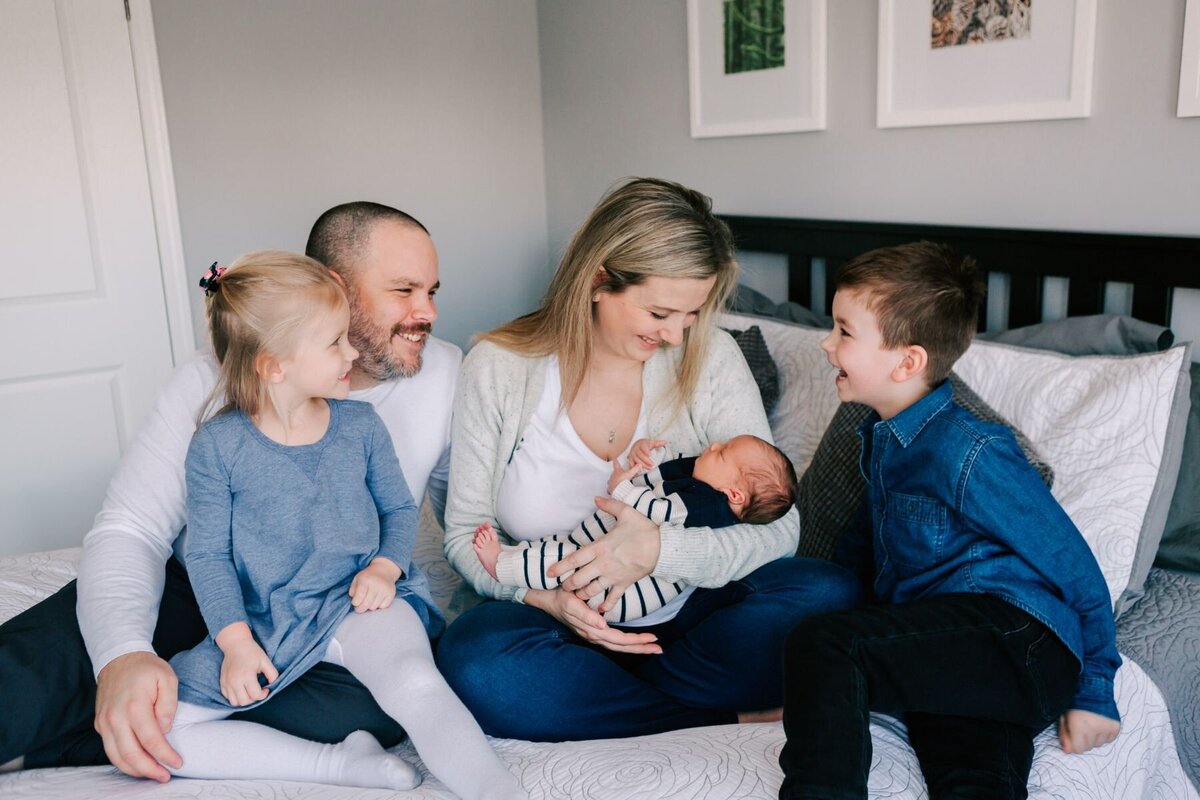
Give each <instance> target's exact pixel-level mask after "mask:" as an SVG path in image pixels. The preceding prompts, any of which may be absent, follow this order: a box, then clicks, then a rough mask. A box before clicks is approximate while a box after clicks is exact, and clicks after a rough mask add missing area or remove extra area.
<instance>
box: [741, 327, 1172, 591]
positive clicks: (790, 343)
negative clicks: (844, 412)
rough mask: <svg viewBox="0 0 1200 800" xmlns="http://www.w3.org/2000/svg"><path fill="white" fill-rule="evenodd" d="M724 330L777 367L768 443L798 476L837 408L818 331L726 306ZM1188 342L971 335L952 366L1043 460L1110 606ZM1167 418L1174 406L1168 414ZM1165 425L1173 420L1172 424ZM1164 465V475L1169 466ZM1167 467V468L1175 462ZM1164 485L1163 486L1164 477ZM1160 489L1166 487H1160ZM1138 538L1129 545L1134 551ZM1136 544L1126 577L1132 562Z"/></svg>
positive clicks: (1139, 528)
mask: <svg viewBox="0 0 1200 800" xmlns="http://www.w3.org/2000/svg"><path fill="white" fill-rule="evenodd" d="M721 324H722V326H724V327H729V328H746V327H749V326H750V325H758V326H759V328H760V329H761V330H762V333H763V339H764V340H765V341H766V343H767V348H768V349H769V350H770V351H771V357H772V358H774V359H775V363H776V365H777V366H778V367H779V384H780V385H779V389H780V396H779V404H778V405H777V406H776V408H775V413H774V414H772V415H771V430H772V432H773V434H774V435H775V439H776V444H778V445H779V447H780V449H781V450H783V452H784V453H786V454H787V456H788V457H789V458H791V459H792V461H793V463H794V464H795V466H796V471H797V473H799V474H803V472H804V470H805V469H807V468H808V465H809V463H810V462H811V461H812V457H813V453H814V452H815V451H816V448H817V444H818V443H819V442H820V440H821V435H822V434H823V433H824V431H825V428H826V426H828V424H829V421H830V420H831V419H832V418H833V415H834V412H836V411H837V407H838V399H837V390H836V388H835V386H834V382H833V377H834V376H833V370H832V368H831V367H830V366H829V363H828V361H827V360H826V358H825V353H824V352H823V351H822V350H821V349H820V347H819V343H820V341H821V339H822V338H823V337H824V336H825V333H826V331H824V330H817V329H814V328H807V327H803V326H799V325H794V324H791V323H786V322H781V321H778V320H770V319H764V318H760V317H748V316H742V315H735V314H726V315H725V318H724V320H723V321H722V322H721ZM1187 358H1188V348H1187V347H1185V346H1184V347H1175V348H1172V349H1170V350H1166V351H1163V352H1161V353H1147V354H1142V355H1137V356H1065V355H1061V354H1059V353H1053V352H1050V351H1046V350H1033V349H1030V348H1024V347H1014V346H1011V345H1003V344H996V343H993V342H979V341H977V342H975V343H973V344H972V345H971V347H970V349H969V350H968V351H967V353H966V354H965V355H963V357H962V358H961V359H960V360H959V361H958V363H957V364H955V366H954V371H955V372H957V373H958V374H959V375H960V376H961V377H962V379H963V380H964V381H966V383H967V385H968V386H970V387H971V388H972V389H974V390H975V392H976V393H977V394H978V395H979V396H980V397H981V398H983V400H984V401H985V402H986V403H987V404H988V405H990V406H991V407H992V408H994V409H995V410H996V411H997V412H998V413H999V414H1001V415H1002V416H1003V417H1005V418H1006V419H1007V420H1008V421H1009V422H1010V423H1012V425H1013V426H1014V427H1016V428H1017V429H1019V430H1020V431H1021V432H1022V433H1024V434H1025V435H1026V436H1027V437H1028V438H1029V440H1030V441H1031V442H1033V445H1034V447H1035V448H1036V449H1037V452H1038V453H1039V454H1040V455H1041V457H1042V458H1044V459H1045V460H1046V462H1047V463H1049V464H1050V466H1051V467H1052V468H1053V469H1054V489H1053V492H1054V497H1055V498H1056V499H1057V500H1058V502H1059V503H1061V504H1062V506H1063V508H1064V509H1066V512H1067V514H1068V515H1070V517H1071V519H1072V520H1073V521H1074V522H1075V525H1076V526H1077V527H1078V528H1079V530H1080V531H1081V532H1082V533H1083V538H1084V539H1085V540H1086V541H1087V543H1088V546H1089V547H1090V548H1091V550H1092V553H1093V554H1094V555H1095V556H1096V561H1097V562H1099V564H1100V570H1101V571H1102V572H1103V573H1104V578H1105V581H1106V582H1107V584H1108V590H1109V594H1110V596H1111V598H1112V600H1113V603H1114V606H1116V607H1117V609H1118V611H1119V610H1120V603H1118V601H1119V600H1121V599H1122V594H1125V601H1126V602H1128V600H1129V599H1130V598H1131V597H1135V596H1136V595H1137V594H1138V593H1140V591H1141V584H1142V581H1144V580H1145V572H1146V570H1148V569H1149V560H1147V559H1153V554H1154V551H1155V549H1156V548H1157V546H1158V542H1157V541H1141V540H1142V539H1143V538H1144V535H1143V528H1144V527H1145V528H1146V529H1147V534H1146V536H1153V535H1154V531H1155V530H1157V534H1158V535H1159V536H1161V534H1162V531H1161V526H1159V527H1158V528H1157V529H1155V526H1153V525H1145V524H1144V523H1145V519H1146V516H1147V510H1148V508H1149V507H1150V503H1151V498H1152V496H1154V495H1155V488H1156V485H1161V480H1162V479H1161V478H1160V466H1161V465H1162V463H1163V453H1164V449H1165V446H1166V443H1167V436H1168V429H1169V426H1170V423H1171V421H1172V410H1173V404H1174V403H1175V401H1176V399H1177V387H1178V385H1179V381H1180V375H1181V372H1182V371H1183V370H1184V369H1185V368H1186V366H1187V363H1188V362H1187ZM1175 416H1176V418H1178V416H1179V415H1178V414H1176V415H1175ZM1172 430H1173V428H1172ZM1171 469H1172V465H1171V464H1168V465H1167V468H1166V469H1165V470H1162V471H1163V473H1164V475H1165V473H1166V472H1168V471H1171ZM1174 469H1175V470H1178V460H1177V459H1176V460H1175V463H1174ZM1166 477H1170V478H1171V480H1170V481H1169V483H1170V484H1171V485H1172V486H1173V483H1174V481H1173V478H1174V474H1173V473H1172V475H1170V476H1166ZM1168 497H1169V493H1168ZM1139 543H1140V544H1141V547H1140V549H1139ZM1139 552H1141V553H1142V560H1143V561H1145V563H1144V564H1142V563H1140V562H1139V569H1138V572H1140V573H1141V574H1140V575H1139V574H1135V561H1136V560H1138V557H1139Z"/></svg>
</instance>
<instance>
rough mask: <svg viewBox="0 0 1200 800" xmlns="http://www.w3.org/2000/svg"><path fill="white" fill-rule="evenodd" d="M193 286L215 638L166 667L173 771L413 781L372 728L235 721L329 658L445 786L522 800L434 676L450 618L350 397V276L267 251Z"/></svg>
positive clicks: (396, 474)
mask: <svg viewBox="0 0 1200 800" xmlns="http://www.w3.org/2000/svg"><path fill="white" fill-rule="evenodd" d="M200 285H201V286H202V287H204V288H205V294H206V295H207V296H208V297H209V300H208V315H209V325H210V328H211V333H212V341H213V346H214V348H215V350H216V355H217V359H218V361H219V362H220V376H219V383H218V387H217V390H216V391H215V392H214V396H216V395H217V394H218V393H222V392H223V394H224V399H225V401H226V402H225V405H224V407H223V408H221V409H220V411H218V412H217V414H216V415H215V416H213V417H212V418H211V419H209V420H208V421H207V422H204V423H203V424H202V425H201V427H200V428H199V430H198V431H197V432H196V435H195V437H194V438H193V440H192V443H191V446H190V448H189V449H188V455H187V484H188V486H187V488H188V499H187V503H188V527H187V534H186V535H187V542H186V546H185V551H186V559H185V560H186V563H187V567H188V573H189V575H190V577H191V581H192V585H193V587H194V589H195V592H196V597H197V600H198V602H199V605H200V610H201V612H202V614H203V615H204V619H205V622H206V623H207V625H208V629H209V633H210V635H209V637H208V638H207V639H206V640H205V641H204V642H202V643H201V644H200V645H198V646H197V647H195V648H194V649H192V650H190V651H187V652H184V653H180V654H179V655H177V656H176V657H175V658H174V659H172V661H171V666H172V667H173V668H174V669H175V672H176V674H177V675H178V676H179V697H180V704H179V709H178V711H177V713H176V715H175V721H174V726H173V728H172V729H171V731H170V733H169V734H168V735H167V739H168V741H169V742H170V743H171V745H172V747H174V748H175V749H176V750H177V751H178V752H179V754H180V755H181V756H182V758H183V766H182V767H181V768H179V769H177V770H173V773H174V774H176V775H180V776H184V777H194V778H269V779H280V780H296V781H310V782H315V783H332V784H341V785H346V786H358V787H369V788H390V789H400V790H404V789H411V788H413V787H414V786H416V785H417V784H418V783H420V776H419V775H418V773H417V772H416V770H415V769H414V768H413V767H412V766H411V765H409V764H408V763H406V762H404V761H403V760H401V759H399V758H397V757H395V756H393V755H390V754H388V753H387V752H386V751H384V750H383V748H382V747H380V745H379V743H378V742H377V741H376V740H375V739H374V738H373V737H372V736H371V735H370V734H369V733H366V732H364V731H358V732H355V733H353V734H351V735H350V736H348V737H347V738H346V740H345V741H343V742H341V743H340V744H336V745H329V744H318V743H316V742H310V741H306V740H303V739H298V738H296V737H293V736H290V735H288V734H284V733H281V732H279V731H276V730H274V729H272V728H267V727H265V726H261V725H258V724H254V723H249V722H239V721H233V720H227V719H226V717H228V716H229V715H230V714H233V713H234V712H235V711H236V710H238V709H245V708H248V707H250V706H252V705H255V704H257V703H261V702H265V701H266V700H267V699H268V698H269V697H270V695H271V694H272V693H274V692H278V691H279V690H281V689H283V688H284V687H285V686H287V685H288V684H289V683H290V682H291V681H293V680H295V679H296V678H297V677H299V676H300V675H302V674H303V673H304V672H305V670H307V669H309V668H310V667H311V666H313V665H314V664H315V663H316V662H318V661H321V660H325V661H330V662H333V663H335V664H339V665H341V666H343V667H345V668H346V669H347V670H349V671H350V672H351V673H352V674H353V675H354V677H355V678H357V679H358V680H359V681H361V682H362V683H363V685H365V686H366V687H367V688H368V689H369V690H370V691H371V694H372V695H373V696H374V697H375V700H376V701H377V702H378V703H379V705H380V707H381V708H382V709H383V710H384V711H385V712H387V713H388V714H389V715H390V716H391V717H393V718H394V719H395V720H396V721H397V722H399V723H400V724H401V725H402V726H403V727H404V729H405V730H406V731H407V732H408V734H409V735H410V736H411V737H412V740H413V744H414V745H415V746H416V748H417V751H418V753H420V755H421V758H422V759H423V760H424V762H425V764H426V765H427V766H428V767H429V770H430V772H431V773H433V774H434V775H435V776H436V777H437V778H438V779H439V780H441V781H442V782H443V783H444V784H446V786H447V787H449V788H450V790H451V791H453V792H455V793H456V794H458V795H460V796H462V797H464V798H493V797H494V798H502V797H503V798H513V797H524V796H525V795H524V793H523V792H522V791H521V790H520V788H519V787H518V785H517V782H516V780H515V778H514V777H513V776H512V775H511V774H510V773H509V772H508V771H507V770H506V769H505V767H504V765H503V764H502V763H501V762H500V760H499V759H498V758H497V757H496V755H495V753H493V752H492V749H491V747H490V746H489V744H488V742H487V740H486V739H485V738H484V736H483V733H482V731H481V730H480V728H479V726H478V724H476V722H475V720H474V718H473V717H472V716H471V714H470V712H468V711H467V709H466V708H465V707H464V706H463V705H462V703H461V702H460V701H459V700H458V698H457V697H456V696H455V695H454V693H453V692H452V691H451V690H450V688H449V686H447V685H446V682H445V681H444V680H443V679H442V676H441V675H440V674H439V673H438V671H437V668H436V667H435V666H434V662H433V657H432V654H431V652H430V647H429V636H430V635H436V634H437V633H440V631H441V629H442V628H443V627H444V622H443V620H442V617H441V614H440V612H439V611H438V609H437V607H436V606H435V605H434V603H433V600H432V598H431V597H430V595H429V589H428V585H427V583H426V581H425V578H424V576H423V575H422V574H421V571H420V569H419V568H418V567H417V565H416V564H415V563H414V562H413V560H412V550H413V544H414V540H415V535H416V527H417V507H416V504H415V503H414V502H413V498H412V496H411V495H410V493H409V490H408V487H407V484H406V483H405V480H404V476H403V474H401V471H400V464H399V462H398V461H397V459H396V454H395V451H394V450H393V448H392V439H391V437H390V435H389V434H388V431H387V430H386V428H385V427H384V425H383V422H382V421H381V420H380V419H379V417H378V416H377V415H376V414H375V411H374V409H372V407H371V406H370V405H369V404H367V403H361V402H356V401H352V400H346V399H345V398H346V397H347V395H348V393H349V389H350V385H349V377H348V374H349V371H350V367H351V365H352V363H353V361H354V359H355V358H357V356H358V353H357V352H356V351H355V350H354V348H353V347H351V346H350V344H349V342H348V341H347V339H346V336H347V329H348V325H349V319H350V311H349V308H348V306H347V302H346V297H345V295H344V294H343V292H342V289H341V287H340V286H339V284H338V282H337V281H336V280H335V278H334V277H333V275H332V274H331V273H330V272H329V271H328V270H327V269H325V267H323V266H322V265H321V264H319V263H318V262H316V261H314V260H312V259H310V258H306V257H304V256H299V255H294V254H291V253H285V252H281V251H262V252H257V253H251V254H249V255H247V256H244V257H242V258H241V259H239V260H238V261H237V262H236V263H235V264H234V265H233V266H232V267H230V268H229V269H228V270H223V269H221V268H218V267H217V266H216V265H215V264H214V265H213V267H212V268H210V270H209V272H208V274H206V275H205V277H204V278H203V279H201V281H200ZM210 405H213V404H212V403H210ZM416 411H417V410H414V413H416ZM396 600H398V601H399V602H394V601H396ZM352 609H353V610H354V611H355V612H356V613H354V614H351V613H350V611H351V610H352ZM260 675H262V676H264V677H265V681H264V680H260V678H259V676H260Z"/></svg>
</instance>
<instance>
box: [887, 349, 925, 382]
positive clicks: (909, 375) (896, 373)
mask: <svg viewBox="0 0 1200 800" xmlns="http://www.w3.org/2000/svg"><path fill="white" fill-rule="evenodd" d="M928 366H929V353H927V352H926V351H925V348H924V347H921V345H919V344H910V345H909V346H908V347H905V348H904V349H903V352H902V357H901V359H900V363H899V364H897V365H896V367H895V369H893V370H892V380H894V381H895V382H896V383H903V382H904V381H908V380H912V379H913V378H917V377H920V376H922V375H924V374H925V368H926V367H928Z"/></svg>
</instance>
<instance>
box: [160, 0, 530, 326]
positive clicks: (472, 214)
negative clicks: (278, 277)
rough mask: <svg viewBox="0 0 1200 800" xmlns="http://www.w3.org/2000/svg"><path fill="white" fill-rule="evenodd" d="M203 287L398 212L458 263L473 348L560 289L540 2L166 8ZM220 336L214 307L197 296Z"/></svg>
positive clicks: (444, 270) (165, 46)
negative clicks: (547, 166) (326, 224)
mask: <svg viewBox="0 0 1200 800" xmlns="http://www.w3.org/2000/svg"><path fill="white" fill-rule="evenodd" d="M152 9H153V14H154V24H155V35H156V39H157V43H158V57H159V62H160V66H161V70H162V82H163V94H164V97H165V101H166V107H167V124H168V129H169V133H170V137H171V148H172V155H173V160H174V167H175V180H176V187H177V191H178V199H179V211H180V218H181V222H182V229H183V240H184V249H185V254H186V256H187V263H188V269H189V271H190V273H194V275H190V276H189V277H195V278H198V277H199V275H200V272H201V271H203V269H204V268H205V267H206V266H207V265H208V264H209V263H211V262H212V261H213V260H214V259H220V260H221V261H222V262H227V261H229V260H232V259H233V258H234V257H235V256H237V255H239V254H241V253H243V252H245V251H248V250H254V249H259V248H263V247H282V248H286V249H291V250H303V248H304V242H305V239H306V237H307V235H308V229H309V226H310V225H311V224H312V222H313V220H315V219H316V217H317V215H318V214H319V213H320V212H321V211H323V210H324V209H325V208H328V207H329V206H331V205H334V204H336V203H340V202H345V201H347V200H357V199H369V200H376V201H379V202H383V203H387V204H389V205H394V206H398V207H400V208H402V209H404V210H405V211H408V212H409V213H411V214H413V215H415V216H416V217H418V218H419V219H420V220H421V221H422V222H424V223H425V225H426V226H427V227H428V228H429V230H430V231H431V232H432V234H433V238H434V241H435V242H436V244H437V247H438V250H439V255H440V258H441V279H442V285H443V292H442V294H441V295H440V296H439V300H440V307H441V313H442V317H441V320H440V321H439V322H438V324H437V328H436V332H437V333H438V334H439V335H441V336H443V337H444V338H448V339H450V340H451V341H454V342H456V343H458V344H460V345H462V344H465V343H466V340H467V339H468V337H469V336H470V334H471V333H473V332H474V331H476V330H479V329H484V328H488V327H490V326H492V325H494V324H496V323H498V322H501V321H503V320H505V319H508V318H510V317H512V316H514V315H516V314H517V313H520V312H522V311H525V310H527V309H528V308H529V307H531V305H532V304H534V303H536V300H537V297H538V296H539V295H540V292H541V291H542V289H543V287H544V285H545V281H546V272H547V266H546V262H547V257H546V241H547V236H546V199H545V184H544V172H543V149H542V111H541V93H540V81H541V77H540V72H539V63H538V34H537V17H536V6H535V3H534V0H505V2H503V3H490V2H489V3H480V2H473V0H405V2H403V3H397V2H387V1H386V0H378V1H368V0H343V1H339V2H336V3H331V2H327V1H326V0H289V2H286V3H284V2H268V1H267V0H204V2H194V0H154V2H153V6H152ZM193 309H194V314H195V319H194V321H195V324H196V329H197V332H198V335H199V331H200V330H202V328H203V311H202V309H203V304H202V298H201V293H200V292H199V291H197V292H196V293H195V295H194V296H193Z"/></svg>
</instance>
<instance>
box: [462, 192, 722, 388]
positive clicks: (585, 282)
mask: <svg viewBox="0 0 1200 800" xmlns="http://www.w3.org/2000/svg"><path fill="white" fill-rule="evenodd" d="M601 268H603V269H604V272H603V273H601V271H600V270H601ZM737 274H738V264H737V259H736V257H735V255H734V249H733V238H732V236H731V235H730V233H729V227H728V226H727V225H726V224H725V223H724V222H722V221H721V220H719V219H717V217H716V216H714V215H713V213H712V202H711V201H710V200H709V199H708V198H707V197H706V196H704V195H703V194H700V193H699V192H697V191H694V190H692V189H688V188H687V187H685V186H681V185H679V184H678V183H673V182H671V181H666V180H661V179H658V178H630V179H627V180H626V181H625V182H624V183H622V184H619V185H617V186H616V187H614V188H613V189H611V190H610V191H609V192H608V194H606V195H605V196H604V198H602V199H601V200H600V203H599V204H598V205H597V206H596V208H595V209H593V210H592V213H591V214H590V215H589V216H588V218H587V220H586V221H584V223H583V225H582V226H581V227H580V228H579V230H578V231H576V232H575V235H574V236H573V237H571V241H570V242H569V243H568V244H567V249H566V252H564V253H563V257H562V261H560V262H559V265H558V269H557V270H556V271H555V273H554V277H553V278H552V279H551V281H550V286H549V288H548V289H547V290H546V295H545V297H544V298H543V300H542V306H541V308H539V309H538V310H537V311H534V312H533V313H531V314H526V315H525V316H523V317H518V318H517V319H515V320H513V321H512V322H509V323H507V324H505V325H501V326H500V327H498V328H496V329H494V330H492V331H489V332H487V333H485V334H483V335H482V336H480V337H479V338H480V339H482V340H483V341H488V342H494V343H495V344H498V345H500V346H501V347H504V348H506V349H508V350H512V351H514V352H517V353H521V354H523V355H528V356H546V355H551V354H555V355H557V356H558V360H559V368H560V370H561V373H562V397H563V406H564V407H565V406H567V405H568V404H570V402H571V401H572V400H574V399H575V395H576V394H577V393H578V392H579V387H580V386H581V385H582V383H583V379H584V375H585V373H586V372H587V368H588V365H589V363H590V361H591V357H592V347H593V337H594V332H593V325H592V319H593V316H592V314H593V304H592V297H593V295H595V294H596V293H597V292H613V293H620V292H623V291H625V290H626V289H627V288H629V287H630V286H636V285H638V284H640V283H642V282H643V281H645V280H646V278H649V277H660V278H695V279H705V278H711V277H715V278H716V283H715V284H714V285H713V288H712V291H711V292H710V293H709V295H708V299H707V300H706V301H705V303H704V306H703V307H702V308H701V309H700V312H699V314H698V316H697V318H696V321H695V323H694V324H693V325H692V326H691V327H690V328H687V329H686V330H685V331H684V337H683V344H682V345H681V347H682V348H683V355H682V359H681V361H680V364H679V372H678V375H677V376H676V383H675V392H674V396H673V397H672V400H673V402H674V403H675V404H676V408H679V407H682V406H683V405H684V404H686V403H687V402H688V401H689V400H690V399H691V397H692V394H693V392H694V391H695V388H696V382H697V381H698V380H699V377H700V369H701V366H702V365H703V363H704V357H705V354H706V352H707V349H708V342H709V335H710V334H711V332H712V326H713V320H714V315H715V314H716V313H717V312H718V311H720V310H721V309H722V308H724V306H725V303H726V302H727V301H728V299H729V296H730V295H731V294H732V292H733V289H734V286H735V285H736V284H737ZM601 276H602V279H601V282H600V283H599V284H597V283H596V281H597V279H598V278H600V277H601Z"/></svg>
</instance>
